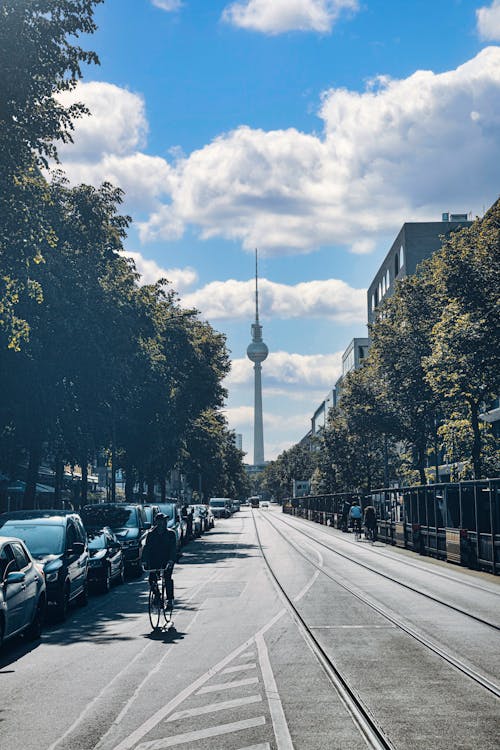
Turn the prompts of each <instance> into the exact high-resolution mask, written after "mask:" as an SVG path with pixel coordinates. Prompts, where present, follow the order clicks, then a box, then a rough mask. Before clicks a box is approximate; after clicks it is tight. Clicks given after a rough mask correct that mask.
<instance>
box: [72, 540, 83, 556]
mask: <svg viewBox="0 0 500 750" xmlns="http://www.w3.org/2000/svg"><path fill="white" fill-rule="evenodd" d="M84 551H85V545H84V543H83V542H73V546H72V547H71V549H69V550H68V554H70V555H76V556H77V557H80V555H83V553H84Z"/></svg>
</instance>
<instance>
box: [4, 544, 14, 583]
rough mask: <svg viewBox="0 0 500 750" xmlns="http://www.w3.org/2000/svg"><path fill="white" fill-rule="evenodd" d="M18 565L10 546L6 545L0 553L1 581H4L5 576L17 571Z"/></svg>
mask: <svg viewBox="0 0 500 750" xmlns="http://www.w3.org/2000/svg"><path fill="white" fill-rule="evenodd" d="M16 568H17V563H16V561H15V558H14V553H13V552H12V550H11V548H10V545H9V544H6V545H5V546H4V547H3V548H2V550H1V551H0V579H2V580H3V579H4V577H5V575H6V574H7V573H8V572H9V571H12V570H16Z"/></svg>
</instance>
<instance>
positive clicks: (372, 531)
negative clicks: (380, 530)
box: [363, 505, 377, 541]
mask: <svg viewBox="0 0 500 750" xmlns="http://www.w3.org/2000/svg"><path fill="white" fill-rule="evenodd" d="M363 524H364V527H365V529H366V532H367V536H369V537H370V538H371V539H373V540H374V541H375V537H376V535H377V512H376V510H375V508H374V507H373V505H367V506H366V508H365V514H364V518H363Z"/></svg>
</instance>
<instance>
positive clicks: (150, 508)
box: [142, 505, 160, 529]
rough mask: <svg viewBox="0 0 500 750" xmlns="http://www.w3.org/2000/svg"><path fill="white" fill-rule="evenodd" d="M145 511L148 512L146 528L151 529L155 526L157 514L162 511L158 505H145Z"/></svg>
mask: <svg viewBox="0 0 500 750" xmlns="http://www.w3.org/2000/svg"><path fill="white" fill-rule="evenodd" d="M142 507H143V508H144V513H145V514H146V523H147V526H146V528H148V529H150V528H151V527H152V526H154V523H155V518H156V515H157V514H158V513H159V512H160V508H159V507H158V505H143V506H142Z"/></svg>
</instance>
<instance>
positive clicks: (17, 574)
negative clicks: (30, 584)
mask: <svg viewBox="0 0 500 750" xmlns="http://www.w3.org/2000/svg"><path fill="white" fill-rule="evenodd" d="M25 580H26V574H25V573H22V572H21V571H20V570H15V571H12V573H7V577H6V578H5V580H4V583H5V585H6V586H8V585H9V583H23V582H24V581H25Z"/></svg>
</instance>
